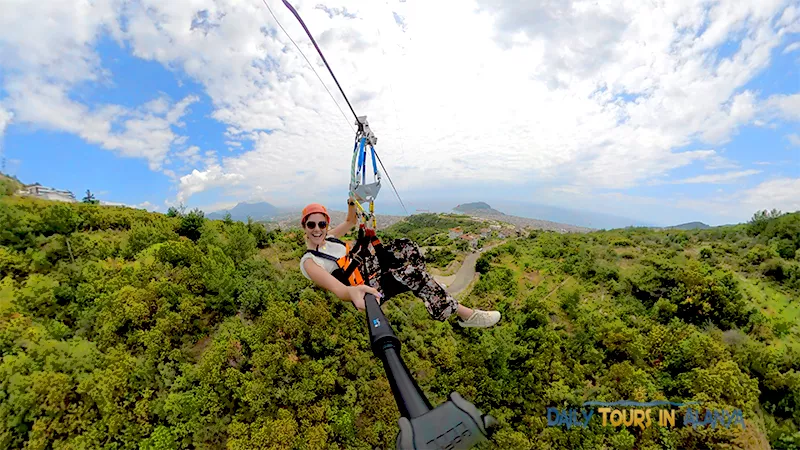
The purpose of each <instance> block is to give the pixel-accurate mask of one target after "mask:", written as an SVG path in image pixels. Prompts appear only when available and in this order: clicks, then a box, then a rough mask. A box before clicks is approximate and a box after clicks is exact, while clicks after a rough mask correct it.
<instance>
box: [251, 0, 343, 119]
mask: <svg viewBox="0 0 800 450" xmlns="http://www.w3.org/2000/svg"><path fill="white" fill-rule="evenodd" d="M261 1H262V2H263V3H264V6H266V7H267V10H268V11H269V13H270V14H272V18H273V19H275V22H276V23H277V24H278V26H279V27H280V28H281V30H283V34H285V35H286V37H288V38H289V40H290V41H292V44H294V46H295V47H296V48H297V51H298V52H300V55H302V56H303V59H305V60H306V62H307V63H308V66H309V67H311V70H313V71H314V75H316V76H317V79H318V80H319V82H320V83H322V87H324V88H325V90H326V91H327V92H328V95H330V96H331V100H333V103H334V104H335V105H336V107H337V108H339V112H340V113H342V117H344V121H345V122H347V125H348V126H349V127H350V129H351V130H353V133H355V132H356V130H355V128H353V124H352V123H350V121H349V120H347V114H345V113H344V111H343V110H342V107H341V106H339V102H337V101H336V98H334V96H333V94H332V93H331V91H330V89H328V86H327V85H326V84H325V82H324V81H322V77H321V76H319V73H317V69H315V68H314V65H313V64H311V61H309V60H308V58H306V55H305V53H303V50H300V46H299V45H297V42H295V41H294V39H292V37H291V36H289V33H287V32H286V29H285V28H283V25H281V22H280V21H279V20H278V18H277V17H276V16H275V13H274V12H272V8H270V7H269V5H268V4H267V1H266V0H261ZM345 100H347V98H345ZM348 104H349V102H348Z"/></svg>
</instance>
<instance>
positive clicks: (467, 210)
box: [453, 202, 503, 214]
mask: <svg viewBox="0 0 800 450" xmlns="http://www.w3.org/2000/svg"><path fill="white" fill-rule="evenodd" d="M453 211H455V212H460V213H464V214H471V213H476V212H477V213H485V214H503V213H501V212H500V211H498V210H496V209H494V208H492V207H491V206H489V204H488V203H485V202H472V203H464V204H461V205H458V206H456V207H455V208H453Z"/></svg>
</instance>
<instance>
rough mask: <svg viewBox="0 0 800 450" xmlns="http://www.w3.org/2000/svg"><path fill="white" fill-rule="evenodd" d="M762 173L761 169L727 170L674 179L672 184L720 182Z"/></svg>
mask: <svg viewBox="0 0 800 450" xmlns="http://www.w3.org/2000/svg"><path fill="white" fill-rule="evenodd" d="M759 173H761V171H760V170H742V171H739V172H725V173H715V174H708V175H698V176H696V177H692V178H684V179H682V180H676V181H673V182H672V184H720V183H729V182H731V181H736V180H738V179H740V178H744V177H749V176H751V175H757V174H759Z"/></svg>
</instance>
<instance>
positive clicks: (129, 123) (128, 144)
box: [6, 78, 197, 170]
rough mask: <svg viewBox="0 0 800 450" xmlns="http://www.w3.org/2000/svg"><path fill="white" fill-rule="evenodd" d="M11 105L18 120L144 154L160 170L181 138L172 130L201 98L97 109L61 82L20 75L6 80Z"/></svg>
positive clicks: (125, 152) (128, 153)
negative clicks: (77, 98)
mask: <svg viewBox="0 0 800 450" xmlns="http://www.w3.org/2000/svg"><path fill="white" fill-rule="evenodd" d="M6 90H7V91H8V92H9V97H8V98H7V99H6V103H7V104H8V105H10V106H11V108H12V109H13V111H14V113H15V122H17V123H28V124H31V125H33V126H35V127H39V128H43V129H49V130H55V131H65V132H68V133H73V134H75V135H78V136H80V137H81V138H83V139H85V140H86V141H87V142H90V143H92V144H97V145H99V146H101V147H102V148H105V149H107V150H112V151H116V152H117V153H118V154H120V155H121V156H125V157H137V158H145V159H147V160H148V161H149V163H150V167H151V169H153V170H158V169H159V168H161V165H162V163H163V162H164V159H165V158H166V155H167V153H168V152H169V150H170V148H171V145H172V144H173V143H174V142H175V141H176V140H177V138H178V136H177V135H176V134H175V132H174V131H173V130H172V127H174V126H181V122H180V118H181V117H182V116H183V115H184V114H185V113H186V110H187V108H188V107H189V105H190V104H192V103H194V102H196V101H197V97H194V96H189V97H186V98H184V99H183V100H181V101H180V102H178V103H176V104H174V105H169V106H167V105H166V104H165V102H166V101H164V100H162V101H159V102H151V103H148V104H145V105H143V106H142V107H141V108H138V109H127V108H123V107H120V106H116V105H98V106H96V107H95V108H94V109H92V108H90V107H88V106H86V105H83V104H81V103H78V102H76V101H73V100H71V99H70V98H69V97H68V95H67V93H66V92H65V90H64V89H62V88H61V87H60V86H58V85H54V84H49V83H43V82H41V81H40V80H37V79H32V78H24V79H21V78H18V79H16V80H14V81H11V82H9V83H7V84H6Z"/></svg>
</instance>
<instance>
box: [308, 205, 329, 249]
mask: <svg viewBox="0 0 800 450" xmlns="http://www.w3.org/2000/svg"><path fill="white" fill-rule="evenodd" d="M320 222H324V225H323V228H322V229H320V227H319V224H320ZM328 225H329V224H328V218H327V217H325V214H321V213H314V214H311V215H309V216H308V217H307V218H306V222H305V225H304V226H303V231H305V233H306V240H307V241H308V243H309V244H311V245H313V246H317V245H322V244H323V243H324V242H325V236H327V235H328ZM312 226H313V228H311V227H312Z"/></svg>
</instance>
